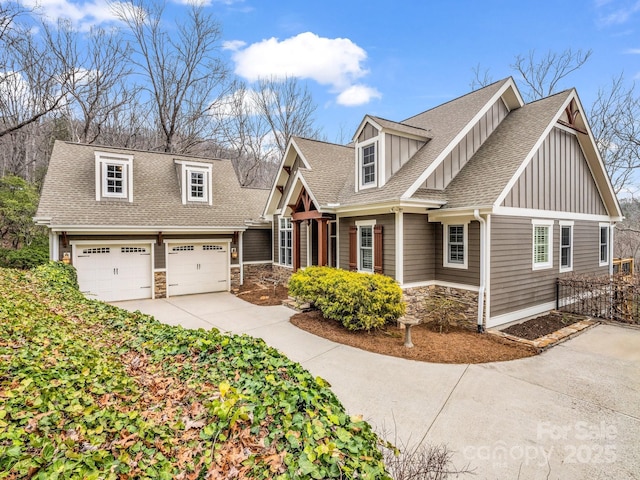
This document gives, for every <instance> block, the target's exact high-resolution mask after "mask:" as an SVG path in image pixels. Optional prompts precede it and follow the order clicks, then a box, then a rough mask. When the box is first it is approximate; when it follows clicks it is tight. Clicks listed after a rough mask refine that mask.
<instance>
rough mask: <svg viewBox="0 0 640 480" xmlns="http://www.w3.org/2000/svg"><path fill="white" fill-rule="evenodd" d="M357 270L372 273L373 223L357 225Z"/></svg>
mask: <svg viewBox="0 0 640 480" xmlns="http://www.w3.org/2000/svg"><path fill="white" fill-rule="evenodd" d="M358 253H359V261H358V270H359V271H361V272H371V273H373V225H361V226H359V227H358Z"/></svg>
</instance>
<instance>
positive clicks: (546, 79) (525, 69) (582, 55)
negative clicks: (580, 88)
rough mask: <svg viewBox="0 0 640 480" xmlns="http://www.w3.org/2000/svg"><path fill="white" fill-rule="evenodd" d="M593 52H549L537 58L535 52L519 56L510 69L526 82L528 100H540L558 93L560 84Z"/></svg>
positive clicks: (570, 50)
mask: <svg viewBox="0 0 640 480" xmlns="http://www.w3.org/2000/svg"><path fill="white" fill-rule="evenodd" d="M592 53H593V52H592V51H591V50H587V51H586V52H583V51H582V50H578V51H576V52H574V51H573V50H572V49H570V48H568V49H566V50H565V51H563V52H561V53H557V52H552V51H548V52H547V53H546V54H545V55H543V56H542V57H539V58H537V57H536V52H535V50H530V51H529V53H528V54H527V55H526V56H525V55H517V56H516V58H515V60H514V63H513V64H511V65H510V67H511V68H512V69H513V70H515V71H516V72H517V73H518V74H519V75H520V77H521V80H522V81H523V82H524V85H525V87H526V88H525V89H524V91H523V93H524V96H525V98H526V99H527V100H529V101H532V100H538V99H540V98H544V97H547V96H549V95H551V94H553V93H555V92H556V88H557V87H558V83H559V82H560V81H561V80H562V79H563V78H565V77H566V76H567V75H569V74H571V73H572V72H575V71H576V70H578V69H579V68H580V67H582V66H583V65H584V64H585V63H587V61H588V60H589V58H590V57H591V54H592Z"/></svg>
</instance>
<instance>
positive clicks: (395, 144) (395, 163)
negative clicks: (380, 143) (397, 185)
mask: <svg viewBox="0 0 640 480" xmlns="http://www.w3.org/2000/svg"><path fill="white" fill-rule="evenodd" d="M424 144H425V142H421V141H420V140H414V139H411V138H405V137H400V136H398V135H393V134H391V133H386V134H385V138H384V149H385V152H384V162H385V179H384V180H385V183H386V182H387V181H389V179H390V178H391V176H392V175H394V174H395V173H396V172H397V171H398V170H400V168H401V167H402V166H403V165H404V164H405V163H407V161H409V159H410V158H411V157H413V156H414V155H415V154H416V152H417V151H418V150H420V148H422V146H423V145H424Z"/></svg>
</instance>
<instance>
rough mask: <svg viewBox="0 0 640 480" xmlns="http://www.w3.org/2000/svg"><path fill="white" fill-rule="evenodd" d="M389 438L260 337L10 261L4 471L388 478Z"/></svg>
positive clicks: (17, 474) (0, 292) (1, 353)
mask: <svg viewBox="0 0 640 480" xmlns="http://www.w3.org/2000/svg"><path fill="white" fill-rule="evenodd" d="M377 443H378V439H377V437H376V435H375V434H374V433H373V432H372V431H371V428H370V426H369V425H368V424H367V423H365V422H363V421H362V420H361V419H360V418H355V417H349V416H348V415H347V414H346V413H345V411H344V409H343V407H342V405H341V404H340V402H339V401H338V399H337V398H336V397H335V395H334V394H333V393H332V392H331V390H329V388H328V385H327V384H326V382H324V381H323V380H322V379H320V378H314V377H312V376H311V375H310V374H309V373H308V372H307V371H306V370H304V369H303V368H302V367H301V366H300V365H299V364H296V363H293V362H291V361H290V360H288V359H287V358H286V357H284V356H283V355H281V354H280V353H278V352H277V351H276V350H274V349H272V348H270V347H268V346H267V345H266V344H265V343H264V342H263V341H262V340H258V339H254V338H251V337H248V336H227V335H222V334H220V333H218V332H217V331H215V330H213V331H204V330H196V331H193V330H186V329H183V328H180V327H172V326H168V325H163V324H160V323H159V322H157V321H156V320H154V319H153V318H152V317H150V316H147V315H143V314H140V313H133V314H132V313H129V312H126V311H124V310H121V309H118V308H115V307H112V306H109V305H106V304H104V303H101V302H97V301H94V300H87V299H85V298H84V297H83V296H82V295H81V294H80V293H79V292H78V290H77V288H76V282H75V275H74V271H73V269H72V268H70V267H67V266H65V265H62V264H49V265H45V266H43V267H39V268H37V269H35V270H34V271H31V272H21V271H16V270H0V478H9V479H13V478H38V479H48V480H49V479H56V478H82V479H125V478H149V479H151V478H153V479H157V478H159V479H173V478H175V479H196V478H202V479H217V478H243V477H255V478H282V479H284V478H370V479H376V478H388V477H387V474H386V473H385V470H384V465H383V463H382V460H381V455H380V453H379V451H378V449H377Z"/></svg>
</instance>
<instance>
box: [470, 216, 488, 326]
mask: <svg viewBox="0 0 640 480" xmlns="http://www.w3.org/2000/svg"><path fill="white" fill-rule="evenodd" d="M473 217H474V218H475V219H476V220H477V221H478V222H480V288H478V333H483V332H484V325H483V322H482V319H483V314H484V292H485V289H486V285H485V280H486V278H485V277H486V275H485V271H486V269H487V266H486V262H487V256H486V252H485V250H486V247H485V245H486V243H487V224H486V222H485V219H484V218H482V217H481V216H480V211H479V210H478V209H475V210H474V211H473Z"/></svg>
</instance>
